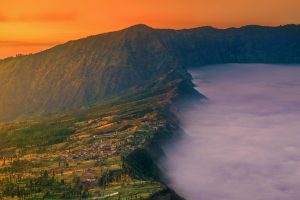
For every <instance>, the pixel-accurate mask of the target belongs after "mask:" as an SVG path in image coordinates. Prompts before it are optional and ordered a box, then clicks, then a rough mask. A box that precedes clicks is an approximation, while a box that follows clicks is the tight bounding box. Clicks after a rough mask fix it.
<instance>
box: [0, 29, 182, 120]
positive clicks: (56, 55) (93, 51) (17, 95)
mask: <svg viewBox="0 0 300 200" xmlns="http://www.w3.org/2000/svg"><path fill="white" fill-rule="evenodd" d="M176 65H177V64H176V61H175V60H174V59H173V57H171V56H170V55H169V52H168V51H166V49H165V48H164V47H163V45H161V43H160V41H159V40H158V39H157V38H156V36H155V33H154V30H152V29H151V28H149V27H146V26H144V25H138V26H134V27H130V28H128V29H125V30H122V31H117V32H113V33H106V34H101V35H96V36H91V37H88V38H84V39H81V40H77V41H71V42H68V43H66V44H63V45H59V46H57V47H55V48H52V49H50V50H47V51H44V52H41V53H38V54H34V55H29V56H22V57H17V58H14V59H7V60H3V61H1V62H0V91H1V96H0V116H1V117H0V118H2V119H3V118H8V117H14V116H19V115H20V114H23V113H31V112H33V113H44V112H51V111H58V110H63V109H65V108H76V107H79V106H81V105H85V104H87V103H91V102H94V101H95V100H97V99H103V98H107V97H111V96H113V95H116V94H120V92H122V91H124V90H126V89H128V88H130V87H132V86H137V85H141V84H143V83H146V82H149V81H152V80H154V79H157V77H159V76H161V75H162V74H165V73H166V72H168V71H169V70H170V69H171V67H172V68H173V67H174V66H176Z"/></svg>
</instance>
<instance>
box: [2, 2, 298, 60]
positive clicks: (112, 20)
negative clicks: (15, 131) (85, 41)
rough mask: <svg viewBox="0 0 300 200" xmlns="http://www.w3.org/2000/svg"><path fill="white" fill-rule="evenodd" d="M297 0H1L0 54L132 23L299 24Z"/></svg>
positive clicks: (189, 25) (31, 49)
mask: <svg viewBox="0 0 300 200" xmlns="http://www.w3.org/2000/svg"><path fill="white" fill-rule="evenodd" d="M299 8H300V1H299V0H277V1H272V0H252V1H250V0H210V1H204V0H190V1H183V0H152V1H146V0H139V1H138V0H131V1H126V0H124V1H120V0H110V1H103V0H86V1H82V0H81V1H80V0H52V1H45V0H40V1H37V0H26V1H22V0H10V1H6V0H0V58H4V57H8V56H14V55H16V54H27V53H34V52H37V51H40V50H44V49H47V48H49V47H52V46H54V45H56V44H60V43H64V42H66V41H68V40H72V39H78V38H81V37H86V36H88V35H94V34H99V33H103V32H108V31H114V30H119V29H122V28H126V27H128V26H132V25H134V24H139V23H143V24H147V25H149V26H151V27H154V28H174V29H181V28H192V27H199V26H206V25H209V26H214V27H218V28H226V27H240V26H243V25H247V24H257V25H269V26H276V25H283V24H299V23H300V12H299Z"/></svg>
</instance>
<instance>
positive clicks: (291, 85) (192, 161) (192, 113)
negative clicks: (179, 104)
mask: <svg viewBox="0 0 300 200" xmlns="http://www.w3.org/2000/svg"><path fill="white" fill-rule="evenodd" d="M190 73H191V74H192V76H193V81H194V83H195V84H196V86H197V89H198V90H199V91H200V92H201V93H202V94H204V95H205V96H206V97H207V98H208V99H209V100H208V101H207V102H205V103H199V104H198V105H195V106H193V109H189V110H188V111H184V112H183V113H181V114H180V120H181V125H182V128H183V130H184V132H185V133H183V136H182V138H180V140H179V141H177V142H175V143H173V144H172V145H171V146H169V147H166V149H165V150H166V155H167V158H166V160H164V161H162V162H163V165H164V166H165V168H166V169H167V174H168V176H169V178H170V186H171V187H172V188H174V189H175V190H176V191H177V192H178V193H179V194H180V195H182V196H183V197H185V198H186V199H187V200H297V199H300V66H289V65H287V66H283V65H262V64H247V65H242V64H227V65H216V66H207V67H204V68H201V69H197V70H191V71H190Z"/></svg>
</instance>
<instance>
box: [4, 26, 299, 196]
mask: <svg viewBox="0 0 300 200" xmlns="http://www.w3.org/2000/svg"><path fill="white" fill-rule="evenodd" d="M299 55H300V26H299V25H286V26H280V27H261V26H246V27H241V28H230V29H225V30H219V29H215V28H212V27H202V28H196V29H189V30H169V29H168V30H162V29H153V28H151V27H148V26H146V25H136V26H133V27H129V28H127V29H124V30H120V31H116V32H111V33H105V34H101V35H96V36H90V37H87V38H84V39H80V40H76V41H70V42H67V43H65V44H62V45H59V46H56V47H54V48H52V49H49V50H46V51H43V52H40V53H37V54H33V55H28V56H18V57H16V58H8V59H4V60H1V61H0V91H1V96H0V120H13V121H6V122H4V121H3V122H2V123H0V137H1V141H0V198H2V197H5V198H8V197H18V198H27V199H80V198H81V199H82V198H83V199H153V200H161V199H162V200H172V199H174V200H177V199H181V197H179V196H178V195H177V194H176V193H175V192H174V191H172V190H171V189H170V188H168V187H167V186H166V184H165V183H164V181H163V179H162V175H163V171H162V170H161V169H160V168H159V167H158V165H157V164H156V163H157V162H156V161H157V159H158V157H160V156H162V155H163V151H162V150H161V148H160V145H161V143H162V142H164V141H166V140H170V139H171V138H173V137H174V136H176V133H177V132H178V131H179V127H178V121H177V119H176V117H175V115H174V114H175V113H176V112H177V107H178V106H179V107H180V102H181V101H184V100H185V99H191V98H193V99H202V98H205V97H204V96H202V95H201V94H199V93H198V92H197V91H195V89H194V86H193V84H192V82H191V76H190V75H189V74H188V73H187V71H186V68H187V67H200V66H203V65H206V64H218V63H233V62H240V63H241V62H244V63H248V62H260V63H299V62H300V56H299Z"/></svg>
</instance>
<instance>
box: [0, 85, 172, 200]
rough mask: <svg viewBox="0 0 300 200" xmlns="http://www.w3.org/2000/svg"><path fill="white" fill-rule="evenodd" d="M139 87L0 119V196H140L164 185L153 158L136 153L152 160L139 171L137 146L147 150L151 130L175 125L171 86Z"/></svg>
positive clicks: (167, 130)
mask: <svg viewBox="0 0 300 200" xmlns="http://www.w3.org/2000/svg"><path fill="white" fill-rule="evenodd" d="M149 94H150V93H149ZM143 95H144V96H140V95H127V96H126V95H125V96H123V97H121V98H115V99H110V100H107V101H103V102H101V103H99V104H97V105H94V106H92V107H90V108H86V109H82V110H81V111H77V112H74V113H69V114H67V115H59V114H57V115H54V116H51V117H44V118H39V119H31V120H27V121H13V122H4V123H1V124H0V137H1V141H0V197H1V198H3V199H13V198H16V199H18V198H25V199H79V198H92V199H114V198H115V199H146V198H149V197H150V196H151V195H153V194H155V193H158V192H162V191H164V190H166V189H167V188H166V186H165V185H164V184H163V183H161V182H160V180H159V178H158V176H157V175H158V170H157V171H156V166H155V164H154V162H153V160H151V159H150V160H146V161H145V160H142V162H146V163H148V164H149V165H153V166H150V168H149V169H150V171H149V169H146V170H147V173H149V174H147V173H146V174H143V170H144V169H143V166H140V163H139V159H145V158H144V157H143V156H142V157H141V156H140V153H139V152H142V153H145V152H146V154H147V152H148V150H147V149H149V148H148V147H149V146H150V144H151V142H152V141H153V140H154V138H156V137H157V135H159V134H165V135H166V136H167V137H169V136H170V135H171V132H172V130H174V129H176V127H175V125H174V126H173V124H174V123H173V122H171V120H170V117H168V116H167V115H168V113H167V112H166V110H168V107H169V105H170V102H171V99H172V98H173V97H174V96H175V93H174V90H173V91H172V90H170V91H169V92H166V93H165V92H158V93H155V94H154V93H151V94H150V95H147V94H145V93H144V94H143ZM135 152H138V153H135ZM135 154H136V155H135ZM142 155H143V154H142ZM147 156H148V157H149V158H151V156H150V155H148V154H147ZM147 156H146V157H147ZM128 157H133V158H134V159H133V160H134V162H136V163H132V160H131V159H128ZM147 167H149V166H147ZM151 170H153V171H151Z"/></svg>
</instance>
